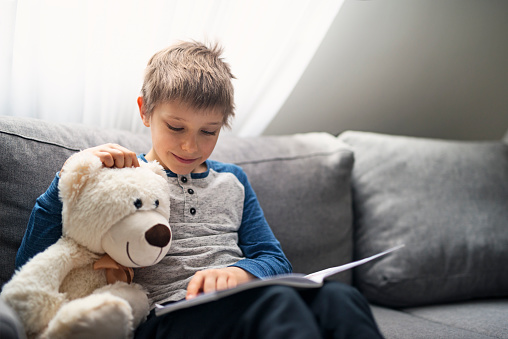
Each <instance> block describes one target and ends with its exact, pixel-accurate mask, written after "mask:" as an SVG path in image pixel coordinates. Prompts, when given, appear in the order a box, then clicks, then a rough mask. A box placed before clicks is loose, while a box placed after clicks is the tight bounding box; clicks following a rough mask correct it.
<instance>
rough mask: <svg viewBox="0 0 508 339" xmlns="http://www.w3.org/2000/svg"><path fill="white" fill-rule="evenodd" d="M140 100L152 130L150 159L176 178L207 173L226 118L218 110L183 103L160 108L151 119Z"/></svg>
mask: <svg viewBox="0 0 508 339" xmlns="http://www.w3.org/2000/svg"><path fill="white" fill-rule="evenodd" d="M140 100H142V99H141V98H140V99H138V104H139V105H140V114H141V118H142V119H143V124H144V125H145V126H147V127H150V130H151V133H152V149H151V150H150V152H148V154H147V155H146V159H147V160H149V161H153V160H157V161H158V162H159V163H160V164H161V165H162V166H164V167H165V168H166V169H169V170H171V171H172V172H174V173H176V174H189V173H192V172H194V173H199V172H204V171H206V166H205V164H204V162H205V160H206V159H208V157H209V156H210V154H211V153H212V151H213V149H214V148H215V144H216V143H217V139H218V138H219V133H220V130H221V128H222V121H223V120H222V118H223V116H222V114H221V113H220V112H219V111H217V110H197V109H195V108H193V107H191V106H189V105H187V104H185V103H182V102H178V101H177V102H169V103H163V104H159V105H157V106H156V107H155V108H154V109H153V111H152V114H151V115H150V116H147V115H146V114H145V113H144V110H143V107H142V104H141V103H142V101H141V102H140Z"/></svg>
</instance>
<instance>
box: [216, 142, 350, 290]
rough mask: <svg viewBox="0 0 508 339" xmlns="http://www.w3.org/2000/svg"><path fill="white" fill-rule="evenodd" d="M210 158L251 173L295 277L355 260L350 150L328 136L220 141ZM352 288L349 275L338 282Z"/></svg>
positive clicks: (255, 189) (253, 185)
mask: <svg viewBox="0 0 508 339" xmlns="http://www.w3.org/2000/svg"><path fill="white" fill-rule="evenodd" d="M211 158H214V159H216V160H219V161H225V162H233V163H235V164H237V165H240V166H241V167H242V168H243V169H244V171H245V172H246V173H247V176H248V178H249V181H250V182H251V184H252V187H253V188H254V191H255V192H256V194H257V196H258V199H259V202H260V204H261V206H262V208H263V211H264V213H265V216H266V219H267V221H268V223H269V224H270V226H271V228H272V230H273V232H274V233H275V235H276V237H277V238H278V239H279V241H280V242H281V244H282V247H283V250H284V252H285V253H286V255H287V257H288V259H289V261H290V262H291V263H292V265H293V271H294V272H298V273H312V272H315V271H317V270H321V269H324V268H327V267H330V266H337V265H340V264H343V263H346V262H349V261H350V260H351V259H352V210H351V190H350V178H351V170H352V167H353V161H354V159H353V154H352V152H351V149H350V147H349V146H347V145H345V144H344V143H343V142H341V141H338V140H337V138H335V137H334V136H332V135H330V134H326V133H308V134H297V135H291V136H273V137H268V136H263V137H254V138H235V137H231V136H229V137H228V136H225V137H221V140H219V143H218V144H217V147H216V149H215V151H214V153H213V154H212V156H211ZM333 279H334V280H340V281H343V282H346V283H350V282H351V271H346V272H343V273H341V274H339V275H337V276H335V277H333Z"/></svg>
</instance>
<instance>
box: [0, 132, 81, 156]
mask: <svg viewBox="0 0 508 339" xmlns="http://www.w3.org/2000/svg"><path fill="white" fill-rule="evenodd" d="M0 132H1V133H3V134H7V135H10V136H15V137H18V138H21V139H24V140H28V141H34V142H40V143H43V144H46V145H51V146H57V147H61V148H65V149H67V150H70V151H80V149H79V148H76V147H70V146H65V145H63V144H60V143H57V142H52V141H46V140H42V139H38V138H34V137H28V136H25V135H22V134H19V133H13V132H7V131H0Z"/></svg>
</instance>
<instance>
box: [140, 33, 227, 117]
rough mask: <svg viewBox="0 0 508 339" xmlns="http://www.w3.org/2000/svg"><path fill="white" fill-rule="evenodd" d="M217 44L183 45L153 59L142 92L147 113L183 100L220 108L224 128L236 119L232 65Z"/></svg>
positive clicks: (188, 102)
mask: <svg viewBox="0 0 508 339" xmlns="http://www.w3.org/2000/svg"><path fill="white" fill-rule="evenodd" d="M221 53H222V48H221V47H220V46H219V45H218V44H217V43H216V44H213V45H211V46H206V45H205V44H203V43H200V42H196V41H189V42H179V43H177V44H175V45H172V46H170V47H168V48H165V49H163V50H161V51H159V52H157V53H155V54H154V56H152V58H151V59H150V61H148V65H147V67H146V70H145V78H144V82H143V87H142V89H141V96H142V97H143V106H144V109H145V114H147V115H150V114H151V113H152V111H153V109H154V108H155V106H156V105H157V104H159V103H165V102H173V101H181V102H183V103H186V104H188V105H190V106H192V107H193V108H195V109H219V110H221V112H222V113H223V115H224V119H223V125H224V126H226V127H229V121H230V119H231V118H232V117H233V116H234V109H235V104H234V90H233V84H232V82H231V79H234V78H235V77H234V76H233V74H232V73H231V70H230V67H229V65H228V64H227V63H226V62H224V61H223V59H222V58H221V57H220V56H221Z"/></svg>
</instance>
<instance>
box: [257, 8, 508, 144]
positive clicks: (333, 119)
mask: <svg viewBox="0 0 508 339" xmlns="http://www.w3.org/2000/svg"><path fill="white" fill-rule="evenodd" d="M507 36H508V1H504V0H499V1H492V0H440V1H431V0H428V1H427V0H372V1H358V0H346V2H345V4H344V7H343V8H342V9H341V11H340V12H339V14H338V16H337V18H336V19H335V20H334V22H333V24H332V26H331V28H330V30H329V32H328V33H327V35H326V37H325V38H324V40H323V42H322V44H321V46H320V47H319V49H318V51H317V52H316V54H315V56H314V58H313V59H312V61H311V63H310V64H309V66H308V68H307V70H306V71H305V72H304V74H303V75H302V78H301V79H300V81H299V83H298V85H297V86H296V87H295V89H294V90H293V92H292V93H291V95H290V96H289V98H288V100H287V101H286V103H285V104H284V105H283V107H282V108H281V110H280V112H279V114H278V115H277V116H276V117H275V119H274V120H273V121H272V122H271V123H270V125H269V126H268V127H267V129H266V130H265V132H264V134H265V135H270V134H287V133H295V132H308V131H326V132H330V133H333V134H338V133H340V132H342V131H344V130H348V129H353V130H363V131H373V132H381V133H391V134H402V135H413V136H423V137H435V138H445V139H464V140H467V139H498V138H501V137H502V136H503V135H504V133H505V131H506V130H507V129H508V39H507Z"/></svg>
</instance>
